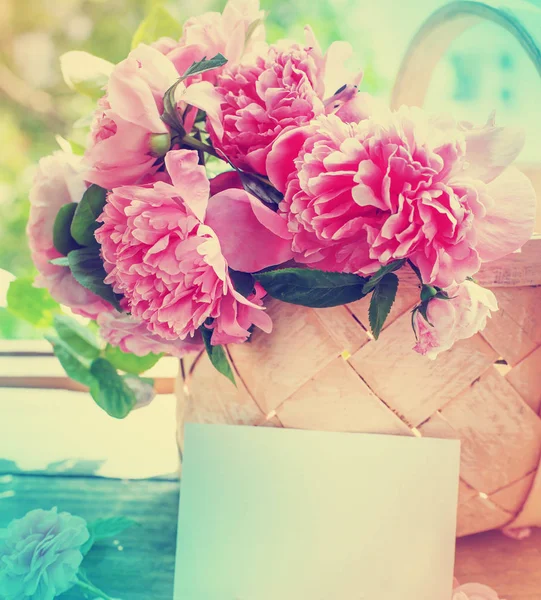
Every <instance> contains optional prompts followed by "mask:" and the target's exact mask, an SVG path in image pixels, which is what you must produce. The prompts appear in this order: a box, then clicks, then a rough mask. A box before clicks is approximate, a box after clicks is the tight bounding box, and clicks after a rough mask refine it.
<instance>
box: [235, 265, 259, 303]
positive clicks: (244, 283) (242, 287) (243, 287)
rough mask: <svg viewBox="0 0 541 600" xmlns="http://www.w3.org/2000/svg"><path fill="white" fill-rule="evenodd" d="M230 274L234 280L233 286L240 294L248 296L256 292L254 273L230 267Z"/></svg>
mask: <svg viewBox="0 0 541 600" xmlns="http://www.w3.org/2000/svg"><path fill="white" fill-rule="evenodd" d="M229 276H230V277H231V281H232V282H233V287H234V288H235V290H237V292H238V293H239V294H242V295H243V296H244V297H245V298H248V296H250V295H251V294H253V293H254V283H255V280H254V276H253V275H251V274H250V273H242V272H241V271H235V270H234V269H231V268H229Z"/></svg>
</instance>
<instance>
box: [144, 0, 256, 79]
mask: <svg viewBox="0 0 541 600" xmlns="http://www.w3.org/2000/svg"><path fill="white" fill-rule="evenodd" d="M264 16H265V13H264V11H262V10H260V8H259V0H229V2H228V3H227V4H226V5H225V8H224V10H223V13H218V12H207V13H205V14H203V15H201V16H199V17H191V18H189V19H188V20H187V21H186V22H185V23H184V28H183V34H182V37H181V39H180V40H179V41H178V42H176V41H175V40H173V39H171V38H161V39H160V40H158V41H157V42H156V43H155V44H153V46H155V47H156V48H158V49H159V50H160V51H161V52H163V53H164V54H166V55H167V57H168V58H169V59H170V60H171V61H172V62H173V63H174V65H175V67H176V68H177V71H178V72H179V73H180V74H182V73H185V72H186V69H188V67H190V66H191V65H192V63H194V62H195V61H199V60H201V59H202V58H205V57H206V58H211V57H213V56H216V54H222V55H223V56H225V58H227V60H228V63H229V64H230V65H231V64H235V63H238V62H239V61H240V60H241V58H242V56H243V55H244V54H246V53H250V52H251V51H252V50H253V49H254V47H256V46H257V44H259V43H262V42H264V40H265V26H264V24H263V19H264ZM220 71H221V69H216V70H213V71H208V72H206V73H204V74H203V79H204V80H206V81H209V82H211V83H212V84H214V83H215V82H216V78H217V76H218V74H219V73H220Z"/></svg>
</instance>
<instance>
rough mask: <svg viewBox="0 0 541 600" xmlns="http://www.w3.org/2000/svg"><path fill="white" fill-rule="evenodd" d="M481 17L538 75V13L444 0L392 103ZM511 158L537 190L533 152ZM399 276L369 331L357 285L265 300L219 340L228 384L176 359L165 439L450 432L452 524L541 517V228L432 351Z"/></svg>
mask: <svg viewBox="0 0 541 600" xmlns="http://www.w3.org/2000/svg"><path fill="white" fill-rule="evenodd" d="M483 20H489V21H492V22H494V23H496V24H498V25H500V26H502V27H503V28H504V29H506V30H507V31H508V32H510V33H511V34H512V35H514V36H515V37H516V39H517V40H518V42H519V43H520V44H521V45H522V47H523V48H524V50H525V52H526V53H527V55H528V56H529V58H530V59H531V60H532V62H533V64H534V66H535V68H536V69H537V71H538V73H539V74H540V75H541V58H540V57H541V54H540V48H541V31H540V28H539V25H540V23H541V21H540V22H537V21H534V20H533V19H532V12H531V10H525V9H523V8H521V5H519V4H518V3H514V2H506V0H498V2H496V3H494V2H490V1H487V2H478V1H476V2H470V1H467V0H460V1H456V2H450V3H448V4H446V5H445V6H444V7H442V8H440V9H438V10H437V11H436V12H435V13H434V14H433V15H432V16H431V17H430V18H429V19H428V20H427V21H426V23H425V24H424V25H423V26H422V28H421V29H420V30H419V32H418V33H417V35H416V36H415V37H414V39H413V41H412V43H411V45H410V48H409V50H408V52H407V53H406V56H405V58H404V61H403V63H402V66H401V69H400V71H399V74H398V78H397V81H396V83H395V88H394V91H393V97H392V102H391V104H392V106H393V107H394V108H397V107H398V106H400V105H401V104H403V103H404V104H409V105H415V106H422V105H423V103H424V99H425V96H426V92H427V89H428V86H429V82H430V80H431V77H432V73H433V70H434V68H435V66H436V64H437V63H438V61H439V60H440V58H441V57H442V56H443V54H444V53H445V51H446V49H447V48H448V46H449V44H450V43H451V42H452V41H453V40H454V39H455V38H456V37H457V36H458V35H459V34H460V33H462V32H463V31H465V30H467V29H469V28H470V27H472V26H474V25H475V24H476V23H478V22H481V21H483ZM521 168H522V169H523V171H524V172H525V173H526V174H527V175H529V176H530V178H531V180H532V183H533V184H534V187H536V189H537V194H538V197H540V198H541V169H540V168H539V165H522V166H521ZM536 230H537V231H541V211H539V210H538V218H537V229H536ZM403 271H404V273H403ZM399 275H400V278H401V280H400V288H399V291H398V296H397V299H396V301H395V304H394V306H393V308H392V310H391V313H390V316H389V318H388V320H387V322H386V325H385V328H384V330H383V332H382V333H381V336H380V338H379V340H378V341H377V342H375V341H374V340H373V338H372V336H371V335H370V333H369V327H368V317H367V311H368V299H366V298H365V299H363V300H360V301H359V302H355V303H353V304H350V305H348V306H340V307H337V308H328V309H317V310H314V309H309V308H303V307H300V306H293V305H288V304H283V303H279V302H269V303H268V311H269V313H270V315H271V317H272V319H273V322H274V331H273V332H272V334H271V335H266V334H263V333H261V332H260V331H257V330H256V332H255V333H254V334H253V336H252V340H251V341H250V342H249V343H246V344H241V345H234V346H230V347H228V349H227V351H228V354H229V358H230V361H231V364H232V365H233V370H234V372H235V379H236V381H237V386H238V387H237V388H235V387H234V386H233V385H232V384H231V383H230V382H229V381H228V380H227V379H226V378H225V377H223V376H222V375H220V374H219V373H217V372H216V371H215V370H214V368H213V367H212V365H211V364H210V362H209V360H208V359H207V357H206V356H199V357H197V358H196V359H195V360H194V359H188V360H185V361H183V363H182V368H181V377H179V386H178V388H179V389H178V398H179V402H178V418H179V428H178V431H179V444H180V445H181V446H182V424H183V422H185V421H198V422H207V423H230V424H240V425H256V426H273V427H295V428H301V429H318V430H333V431H351V432H367V433H388V434H397V435H409V436H418V437H442V438H456V439H460V440H461V442H462V465H461V480H460V496H459V514H458V535H459V536H462V535H467V534H471V533H476V532H480V531H485V530H489V529H494V528H497V527H502V526H513V527H519V526H531V525H537V526H541V468H540V457H541V417H540V409H541V237H540V236H536V237H534V238H533V239H532V240H530V241H529V242H528V243H527V244H526V245H525V246H524V248H523V250H522V252H521V253H518V254H514V255H512V256H509V257H506V258H505V259H502V260H500V261H497V262H495V263H491V264H489V265H487V266H486V267H485V268H484V269H483V270H481V272H480V273H479V274H478V275H477V276H476V279H477V280H478V282H479V283H480V284H481V285H483V286H485V287H489V288H491V289H492V290H493V291H494V293H495V294H496V297H497V299H498V303H499V306H500V310H499V311H498V312H497V313H494V315H493V316H492V319H490V320H489V323H488V325H487V327H486V329H485V330H484V331H483V332H482V333H480V334H477V335H475V336H474V337H472V338H470V339H468V340H464V341H461V342H459V343H458V344H456V345H455V346H454V347H453V348H452V349H451V350H449V351H448V352H444V353H442V354H441V355H440V356H439V357H438V359H437V360H435V361H430V360H428V359H426V358H424V357H422V356H419V355H417V354H415V353H414V352H413V351H412V346H413V343H414V338H413V333H412V330H411V314H410V313H411V308H412V307H413V306H414V305H415V304H417V303H418V302H419V289H418V287H417V285H416V284H417V281H416V279H415V276H414V275H412V274H411V273H410V274H408V273H407V272H406V269H402V270H401V271H400V272H399ZM384 476H385V473H382V477H384Z"/></svg>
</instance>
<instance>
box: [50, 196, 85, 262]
mask: <svg viewBox="0 0 541 600" xmlns="http://www.w3.org/2000/svg"><path fill="white" fill-rule="evenodd" d="M76 210H77V204H76V203H75V202H69V203H68V204H64V206H62V207H61V208H60V210H59V211H58V213H57V215H56V219H55V220H54V225H53V245H54V247H55V249H56V250H58V252H60V254H62V255H63V256H67V254H68V253H69V252H71V251H72V250H77V248H80V246H79V244H78V243H77V242H76V241H75V240H74V239H73V237H72V235H71V233H70V227H71V223H72V221H73V215H74V214H75V211H76Z"/></svg>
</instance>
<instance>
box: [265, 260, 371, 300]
mask: <svg viewBox="0 0 541 600" xmlns="http://www.w3.org/2000/svg"><path fill="white" fill-rule="evenodd" d="M254 277H255V279H256V281H259V283H261V285H262V286H263V287H264V288H265V290H266V292H267V293H268V294H269V296H272V297H273V298H276V299H278V300H281V301H282V302H289V303H290V304H299V305H301V306H309V307H311V308H328V307H331V306H339V305H341V304H348V303H349V302H354V301H355V300H359V299H360V298H362V297H363V296H365V295H366V293H365V292H364V291H363V288H364V285H365V283H366V279H365V278H363V277H359V276H358V275H353V274H351V273H331V272H328V271H318V270H316V269H297V268H289V269H277V270H275V271H264V272H261V273H255V274H254Z"/></svg>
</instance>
